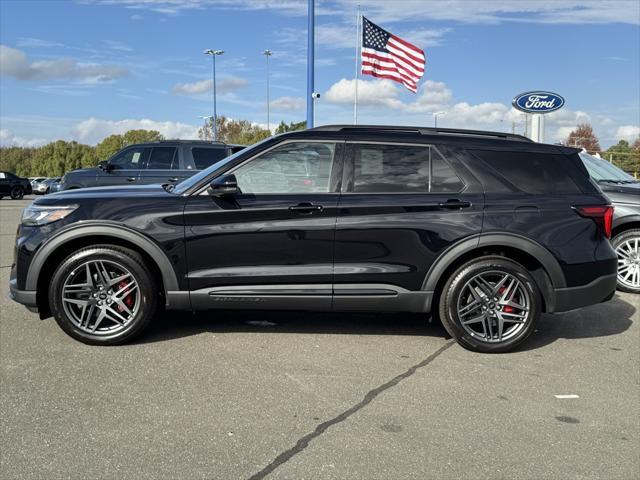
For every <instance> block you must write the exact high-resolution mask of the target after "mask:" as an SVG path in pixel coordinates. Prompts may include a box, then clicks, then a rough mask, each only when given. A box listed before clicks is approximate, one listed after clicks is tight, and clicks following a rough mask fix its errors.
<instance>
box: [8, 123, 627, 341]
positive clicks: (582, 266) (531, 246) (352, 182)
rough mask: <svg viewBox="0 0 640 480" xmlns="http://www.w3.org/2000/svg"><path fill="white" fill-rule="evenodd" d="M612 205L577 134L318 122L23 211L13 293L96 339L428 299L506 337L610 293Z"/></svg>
mask: <svg viewBox="0 0 640 480" xmlns="http://www.w3.org/2000/svg"><path fill="white" fill-rule="evenodd" d="M612 213H613V207H611V205H610V204H609V200H608V199H607V198H606V197H605V196H604V195H603V194H602V192H601V191H600V189H599V188H598V187H597V186H596V185H595V184H594V182H592V180H591V179H590V178H589V175H588V173H587V170H586V169H585V167H584V165H583V164H582V162H581V161H580V157H579V156H578V150H576V149H574V148H567V147H560V146H555V145H543V144H537V143H532V142H531V141H529V140H528V139H526V138H524V137H520V136H517V135H509V134H502V133H490V132H477V131H465V130H447V129H429V128H416V127H374V126H368V127H367V126H358V127H353V126H326V127H320V128H315V129H310V130H306V131H300V132H291V133H286V134H283V135H280V136H277V137H272V138H269V139H267V140H264V141H262V142H260V143H258V144H256V145H254V146H253V147H251V148H248V149H246V150H243V151H240V152H238V153H236V154H234V155H232V156H230V157H228V158H226V159H224V160H221V161H219V162H217V163H216V164H214V165H212V166H211V167H210V168H208V169H206V170H203V171H202V172H200V173H198V174H196V175H194V176H193V177H191V178H189V179H188V180H186V181H184V182H182V183H180V184H179V185H175V186H174V185H168V184H165V185H149V186H139V187H133V186H129V187H113V188H95V189H83V190H77V191H69V192H62V193H59V194H55V195H52V196H49V197H44V198H39V199H38V200H35V201H34V202H33V204H32V205H31V206H30V207H28V208H27V209H25V212H24V215H23V219H22V224H21V225H20V228H19V231H18V238H17V246H16V257H15V263H14V265H13V267H12V270H11V280H10V288H11V295H12V297H13V298H14V299H15V300H17V301H18V302H20V303H23V304H25V305H27V306H28V307H30V308H31V309H36V310H38V311H39V312H40V314H41V316H42V317H44V316H48V315H50V314H53V315H54V316H55V318H56V321H57V322H58V323H59V325H60V326H61V327H62V329H64V331H66V332H67V333H68V334H69V335H71V336H72V337H74V338H76V339H78V340H80V341H82V342H85V343H90V344H101V345H104V344H117V343H122V342H125V341H127V340H130V339H132V338H133V337H134V336H136V335H138V334H139V333H140V332H141V331H142V330H144V328H145V327H146V326H147V325H148V324H149V322H150V321H151V320H152V318H153V317H154V315H155V314H156V313H157V312H158V311H159V310H160V309H161V308H167V309H183V310H205V309H229V308H238V309H299V310H335V311H375V312H380V311H402V312H422V313H424V314H427V313H429V312H432V313H433V314H435V315H437V316H439V318H440V319H441V321H442V323H443V324H444V326H445V328H446V329H447V331H448V332H449V333H450V334H451V335H452V336H453V337H455V338H456V339H457V340H458V342H460V344H461V345H463V346H464V347H466V348H469V349H473V350H477V351H482V352H502V351H507V350H510V349H512V348H514V347H515V346H516V345H518V344H519V343H520V342H522V341H523V340H524V339H525V338H526V337H527V336H528V335H529V334H530V333H531V332H532V331H533V329H534V328H535V324H536V321H537V320H538V318H539V317H540V314H541V312H561V311H565V310H570V309H574V308H579V307H583V306H585V305H591V304H594V303H599V302H604V301H606V300H609V299H610V298H611V297H612V296H613V294H614V291H615V287H616V267H617V261H616V254H615V252H614V251H613V249H612V248H611V245H610V243H609V240H608V238H607V237H608V236H609V235H610V233H611V220H612Z"/></svg>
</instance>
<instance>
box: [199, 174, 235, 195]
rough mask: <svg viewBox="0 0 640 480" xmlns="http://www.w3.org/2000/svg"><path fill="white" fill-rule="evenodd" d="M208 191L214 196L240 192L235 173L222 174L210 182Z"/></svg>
mask: <svg viewBox="0 0 640 480" xmlns="http://www.w3.org/2000/svg"><path fill="white" fill-rule="evenodd" d="M207 192H208V193H209V195H211V196H212V197H226V196H231V195H235V194H237V193H239V192H240V191H239V190H238V181H237V180H236V176H235V175H233V174H230V175H222V176H221V177H218V178H216V179H214V180H213V181H212V182H211V183H210V184H209V188H208V189H207Z"/></svg>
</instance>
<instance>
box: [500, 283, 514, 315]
mask: <svg viewBox="0 0 640 480" xmlns="http://www.w3.org/2000/svg"><path fill="white" fill-rule="evenodd" d="M506 289H507V287H500V289H499V290H498V292H499V293H500V295H502V294H503V293H504V291H505V290H506ZM502 311H503V312H504V313H513V307H511V306H509V305H505V306H504V307H503V308H502Z"/></svg>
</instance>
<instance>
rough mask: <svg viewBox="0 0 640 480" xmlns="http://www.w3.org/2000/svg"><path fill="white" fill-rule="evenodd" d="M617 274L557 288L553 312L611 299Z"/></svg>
mask: <svg viewBox="0 0 640 480" xmlns="http://www.w3.org/2000/svg"><path fill="white" fill-rule="evenodd" d="M616 284H617V275H616V274H615V273H614V274H611V275H604V276H602V277H598V278H596V279H595V280H594V281H592V282H590V283H588V284H586V285H581V286H579V287H568V288H557V289H555V290H554V293H555V305H554V308H553V310H551V311H553V312H566V311H568V310H574V309H576V308H581V307H586V306H588V305H595V304H597V303H602V302H606V301H607V300H611V298H613V295H614V293H615V291H616Z"/></svg>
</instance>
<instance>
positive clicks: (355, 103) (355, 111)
mask: <svg viewBox="0 0 640 480" xmlns="http://www.w3.org/2000/svg"><path fill="white" fill-rule="evenodd" d="M359 49H360V4H358V10H357V13H356V71H355V82H356V93H355V95H354V97H353V124H354V125H357V124H358V67H359V66H360V65H359V62H360V59H359V58H358V56H359V55H358V52H359Z"/></svg>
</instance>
